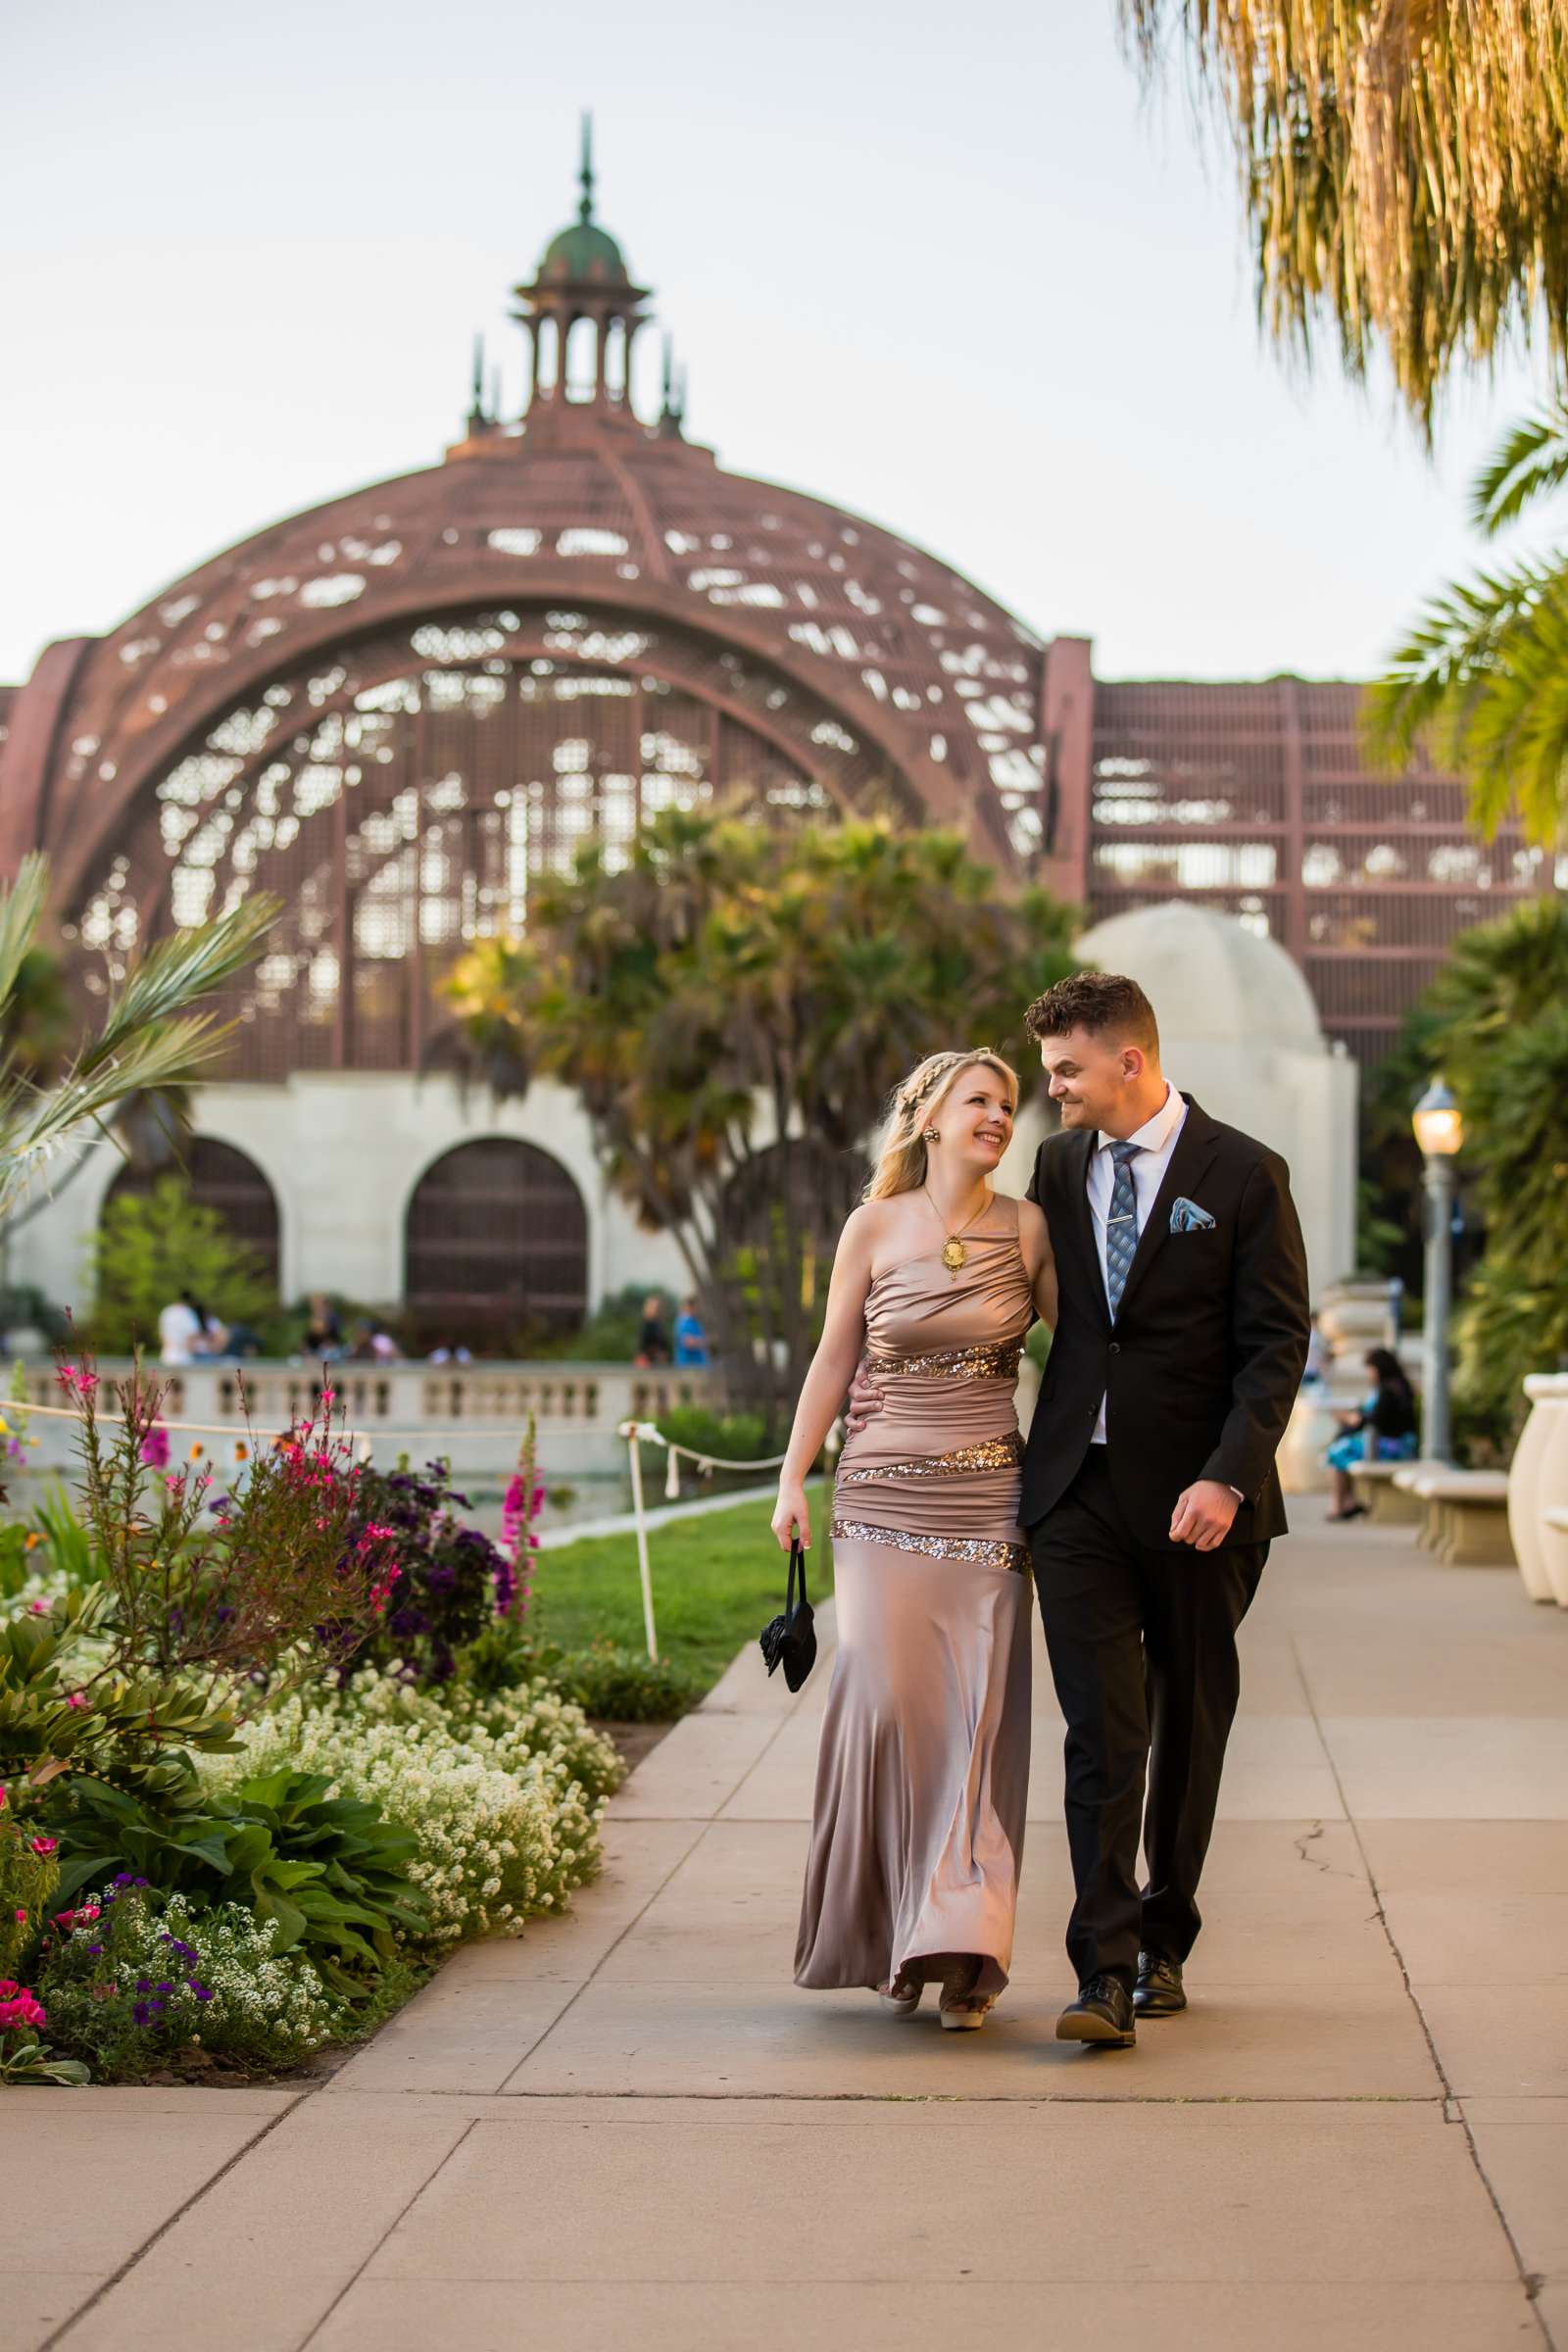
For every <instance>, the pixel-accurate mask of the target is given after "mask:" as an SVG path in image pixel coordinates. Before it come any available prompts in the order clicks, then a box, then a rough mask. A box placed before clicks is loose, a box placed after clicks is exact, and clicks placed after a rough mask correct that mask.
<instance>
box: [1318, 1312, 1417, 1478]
mask: <svg viewBox="0 0 1568 2352" xmlns="http://www.w3.org/2000/svg"><path fill="white" fill-rule="evenodd" d="M1364 1361H1365V1364H1366V1368H1367V1371H1368V1372H1369V1373H1370V1375H1371V1379H1372V1386H1371V1388H1370V1389H1369V1390H1368V1392H1367V1394H1366V1397H1365V1398H1364V1399H1363V1401H1362V1404H1361V1409H1360V1411H1359V1412H1356V1413H1341V1415H1340V1416H1339V1419H1340V1429H1341V1435H1340V1436H1339V1437H1337V1438H1336V1439H1335V1440H1334V1443H1333V1444H1332V1445H1331V1446H1330V1447H1329V1449H1328V1452H1327V1454H1326V1455H1325V1456H1324V1459H1325V1460H1326V1461H1327V1463H1328V1466H1329V1485H1330V1488H1331V1490H1332V1492H1333V1497H1334V1507H1333V1509H1332V1510H1331V1511H1330V1512H1329V1517H1330V1518H1331V1519H1359V1518H1361V1517H1362V1516H1363V1515H1364V1513H1365V1511H1366V1504H1365V1503H1364V1502H1357V1501H1356V1499H1355V1496H1354V1495H1353V1493H1352V1491H1351V1487H1350V1472H1351V1471H1352V1470H1353V1469H1354V1468H1355V1467H1356V1464H1357V1463H1358V1462H1364V1461H1368V1460H1370V1461H1374V1462H1409V1461H1413V1460H1414V1459H1415V1397H1414V1396H1413V1395H1412V1394H1411V1390H1410V1383H1409V1381H1408V1380H1407V1379H1406V1378H1405V1375H1404V1367H1403V1365H1402V1364H1401V1363H1400V1362H1399V1359H1398V1357H1397V1355H1396V1354H1395V1353H1394V1352H1393V1350H1392V1349H1391V1348H1368V1350H1367V1353H1366V1356H1365V1358H1364ZM1368 1430H1371V1431H1372V1432H1373V1433H1374V1446H1373V1448H1372V1450H1371V1451H1370V1453H1369V1452H1368V1448H1367V1443H1366V1433H1367V1431H1368Z"/></svg>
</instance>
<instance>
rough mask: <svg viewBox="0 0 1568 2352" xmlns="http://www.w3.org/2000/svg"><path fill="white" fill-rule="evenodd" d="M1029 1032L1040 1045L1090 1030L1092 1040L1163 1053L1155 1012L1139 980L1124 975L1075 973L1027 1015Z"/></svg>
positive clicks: (1123, 973)
mask: <svg viewBox="0 0 1568 2352" xmlns="http://www.w3.org/2000/svg"><path fill="white" fill-rule="evenodd" d="M1024 1027H1025V1028H1026V1029H1027V1030H1028V1032H1029V1034H1030V1036H1031V1037H1032V1038H1033V1039H1034V1041H1035V1043H1036V1045H1038V1044H1039V1043H1040V1041H1041V1039H1042V1038H1046V1037H1065V1036H1066V1034H1067V1032H1068V1030H1069V1029H1087V1030H1088V1032H1089V1034H1090V1036H1091V1037H1113V1038H1115V1039H1116V1040H1118V1042H1119V1043H1121V1044H1123V1045H1128V1046H1138V1047H1141V1048H1142V1050H1143V1052H1144V1053H1146V1054H1158V1052H1159V1027H1158V1024H1157V1022H1156V1021H1155V1019H1154V1007H1153V1006H1152V1005H1151V1003H1150V1002H1149V999H1148V998H1147V997H1146V996H1145V994H1144V992H1143V990H1142V989H1141V988H1140V987H1139V985H1138V983H1137V981H1136V980H1129V979H1128V977H1127V975H1126V973H1125V972H1073V973H1071V974H1070V975H1069V976H1068V978H1067V979H1065V980H1058V981H1057V982H1056V985H1055V987H1054V988H1048V989H1047V991H1046V993H1045V995H1044V996H1043V997H1036V999H1035V1001H1034V1003H1033V1004H1032V1005H1030V1007H1029V1009H1028V1011H1027V1012H1026V1013H1025V1014H1024Z"/></svg>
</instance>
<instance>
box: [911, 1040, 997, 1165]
mask: <svg viewBox="0 0 1568 2352" xmlns="http://www.w3.org/2000/svg"><path fill="white" fill-rule="evenodd" d="M927 1123H928V1124H929V1125H931V1126H934V1127H935V1128H936V1129H937V1131H938V1133H939V1135H940V1137H941V1141H940V1143H939V1144H937V1145H936V1146H935V1147H934V1148H935V1149H936V1150H937V1151H939V1152H952V1153H954V1154H956V1157H957V1158H958V1159H960V1160H963V1161H966V1162H968V1163H969V1164H970V1165H971V1166H975V1167H978V1168H980V1169H981V1170H983V1171H984V1172H985V1173H987V1174H989V1173H990V1171H991V1170H992V1169H993V1168H994V1167H995V1166H996V1165H997V1162H998V1161H999V1160H1000V1159H1001V1157H1002V1155H1003V1153H1004V1152H1005V1151H1006V1149H1007V1146H1008V1145H1009V1144H1010V1143H1011V1141H1012V1090H1011V1088H1010V1087H1009V1086H1008V1084H1007V1081H1006V1080H1005V1078H1004V1077H1003V1075H1002V1073H1001V1071H1000V1070H991V1069H987V1067H986V1065H985V1063H984V1062H979V1061H976V1062H971V1063H970V1064H969V1065H968V1067H967V1068H966V1069H961V1070H959V1071H958V1073H957V1075H956V1077H955V1079H954V1081H953V1084H952V1085H951V1086H950V1087H949V1088H948V1091H947V1093H946V1094H945V1095H944V1096H943V1098H942V1101H941V1103H939V1104H938V1106H937V1110H936V1113H935V1115H934V1117H933V1118H932V1119H930V1120H929V1121H928V1122H927Z"/></svg>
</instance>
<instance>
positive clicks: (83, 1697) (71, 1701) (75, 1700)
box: [66, 1691, 87, 1707]
mask: <svg viewBox="0 0 1568 2352" xmlns="http://www.w3.org/2000/svg"><path fill="white" fill-rule="evenodd" d="M66 1704H67V1706H68V1707H84V1706H85V1705H86V1704H87V1693H86V1691H72V1692H71V1693H70V1695H69V1696H68V1698H67V1700H66Z"/></svg>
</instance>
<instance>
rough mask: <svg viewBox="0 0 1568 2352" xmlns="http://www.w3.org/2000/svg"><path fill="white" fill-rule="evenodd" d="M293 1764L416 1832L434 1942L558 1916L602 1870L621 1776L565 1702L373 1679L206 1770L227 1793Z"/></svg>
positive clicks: (512, 1929) (288, 1718) (293, 1714)
mask: <svg viewBox="0 0 1568 2352" xmlns="http://www.w3.org/2000/svg"><path fill="white" fill-rule="evenodd" d="M285 1763H286V1764H291V1765H293V1766H294V1767H295V1768H296V1769H297V1770H299V1771H302V1772H319V1773H323V1774H325V1775H326V1776H327V1778H328V1780H329V1781H330V1782H331V1784H332V1792H333V1793H334V1794H337V1793H339V1792H343V1793H347V1794H349V1795H352V1796H358V1797H363V1798H367V1799H368V1800H369V1801H370V1802H372V1803H374V1804H376V1805H378V1806H379V1807H380V1809H381V1811H382V1812H383V1813H384V1814H385V1815H386V1816H387V1818H388V1819H389V1820H392V1821H397V1822H401V1823H403V1824H404V1825H405V1826H406V1827H407V1828H408V1829H410V1830H411V1831H412V1832H413V1833H414V1835H415V1837H416V1838H417V1839H418V1844H419V1851H418V1855H417V1859H416V1860H415V1861H414V1862H413V1863H411V1865H410V1871H409V1875H410V1876H411V1878H413V1879H414V1880H416V1881H417V1884H418V1886H419V1888H420V1891H421V1892H422V1893H423V1895H424V1897H425V1899H426V1901H427V1903H428V1904H429V1906H430V1912H431V1928H430V1936H431V1939H432V1940H433V1941H435V1942H438V1943H456V1942H457V1941H459V1940H460V1939H461V1938H462V1937H465V1936H483V1935H488V1934H493V1933H495V1932H497V1931H501V1932H504V1933H506V1934H509V1935H518V1934H520V1933H521V1930H522V1926H523V1923H524V1921H525V1920H527V1919H529V1918H532V1917H536V1916H538V1914H540V1913H541V1912H545V1911H553V1910H557V1909H559V1908H560V1907H561V1905H562V1904H563V1903H564V1901H565V1899H566V1898H567V1896H568V1895H569V1894H570V1893H571V1891H572V1889H573V1888H574V1887H580V1886H582V1885H584V1884H585V1883H586V1881H587V1880H589V1879H590V1878H592V1877H593V1876H594V1874H595V1872H596V1871H597V1869H598V1867H599V1828H600V1823H601V1821H602V1819H603V1815H604V1808H605V1804H606V1801H607V1799H608V1797H609V1794H610V1792H611V1790H612V1789H613V1788H614V1787H615V1786H616V1784H617V1782H618V1781H619V1779H620V1775H621V1767H620V1761H619V1758H618V1757H617V1756H616V1754H615V1751H614V1749H613V1746H612V1745H611V1743H610V1742H609V1741H608V1740H604V1739H602V1738H601V1737H600V1736H599V1734H598V1733H596V1732H594V1731H593V1730H592V1729H591V1727H590V1726H589V1724H588V1722H587V1720H586V1718H585V1717H584V1715H583V1713H582V1710H581V1709H580V1708H579V1707H575V1706H573V1705H572V1704H571V1703H570V1701H568V1700H565V1699H563V1698H562V1697H561V1696H560V1695H559V1693H557V1692H555V1691H548V1690H545V1689H543V1688H541V1687H539V1686H537V1685H535V1686H525V1687H524V1688H523V1689H521V1690H519V1691H510V1692H507V1693H504V1694H503V1695H501V1696H500V1697H497V1698H490V1699H474V1698H473V1697H472V1696H471V1695H469V1694H467V1693H466V1692H454V1693H453V1694H452V1695H451V1696H450V1698H449V1697H447V1696H445V1695H444V1696H443V1697H442V1698H436V1697H434V1696H433V1695H431V1694H430V1693H429V1692H420V1691H411V1690H409V1689H408V1688H407V1687H406V1686H405V1685H403V1684H401V1683H399V1682H398V1681H396V1680H395V1679H394V1678H393V1677H392V1676H390V1675H382V1674H377V1673H375V1672H373V1671H369V1670H367V1671H366V1672H364V1673H362V1674H359V1675H357V1676H356V1677H355V1678H354V1680H353V1682H352V1683H351V1684H350V1685H349V1686H348V1688H347V1689H346V1690H344V1691H331V1692H314V1693H311V1694H308V1695H307V1694H305V1693H298V1692H297V1693H295V1694H294V1695H293V1696H292V1697H288V1698H285V1699H284V1700H283V1701H282V1702H281V1703H280V1704H279V1705H278V1706H276V1707H274V1708H272V1709H270V1710H269V1711H268V1712H267V1713H266V1714H264V1715H262V1716H261V1717H259V1718H258V1720H257V1721H256V1722H255V1723H253V1724H252V1725H251V1726H250V1727H249V1729H248V1731H247V1734H246V1742H245V1746H244V1748H243V1750H242V1751H241V1752H240V1753H238V1754H236V1755H232V1756H221V1757H213V1758H211V1759H207V1760H205V1761H204V1763H203V1774H204V1777H205V1778H206V1779H207V1781H208V1782H209V1784H210V1785H211V1786H212V1787H213V1788H214V1789H226V1788H231V1787H233V1786H235V1785H237V1784H238V1783H239V1782H241V1781H243V1780H246V1779H248V1778H249V1777H250V1776H251V1775H252V1774H254V1773H262V1772H268V1771H270V1770H272V1769H274V1768H275V1767H276V1766H278V1765H281V1764H285Z"/></svg>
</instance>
